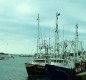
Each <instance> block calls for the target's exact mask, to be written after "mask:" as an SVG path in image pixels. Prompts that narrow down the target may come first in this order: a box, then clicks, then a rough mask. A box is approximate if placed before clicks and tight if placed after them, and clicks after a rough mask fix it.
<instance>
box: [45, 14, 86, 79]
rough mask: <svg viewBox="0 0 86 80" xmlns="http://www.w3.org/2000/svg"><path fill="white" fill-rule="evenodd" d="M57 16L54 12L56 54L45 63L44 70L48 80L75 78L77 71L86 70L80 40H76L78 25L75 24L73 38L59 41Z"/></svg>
mask: <svg viewBox="0 0 86 80" xmlns="http://www.w3.org/2000/svg"><path fill="white" fill-rule="evenodd" d="M58 16H59V14H58V13H56V30H55V35H56V36H55V54H56V56H55V57H53V58H50V60H51V64H46V65H45V68H46V72H47V75H48V77H49V78H50V80H75V79H76V75H77V74H78V73H81V72H85V71H86V54H85V53H84V51H83V48H82V42H81V41H79V40H78V25H76V34H75V40H72V41H63V44H60V43H59V35H58V22H57V21H58ZM68 43H69V44H70V45H69V44H68ZM61 45H62V47H60V46H61ZM69 47H70V48H69ZM60 49H62V50H61V51H60ZM67 49H68V50H67ZM60 52H61V53H60Z"/></svg>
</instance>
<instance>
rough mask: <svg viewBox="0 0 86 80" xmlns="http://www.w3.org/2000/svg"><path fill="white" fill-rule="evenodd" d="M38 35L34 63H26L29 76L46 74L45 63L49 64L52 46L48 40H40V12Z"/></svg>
mask: <svg viewBox="0 0 86 80" xmlns="http://www.w3.org/2000/svg"><path fill="white" fill-rule="evenodd" d="M37 20H38V35H37V52H36V53H35V54H34V59H33V61H32V63H25V67H26V70H27V73H28V76H44V75H46V70H45V64H49V63H50V61H49V57H50V55H49V52H48V50H49V49H50V46H49V45H48V44H47V41H46V40H43V41H42V43H41V41H40V33H39V31H40V27H39V14H38V18H37Z"/></svg>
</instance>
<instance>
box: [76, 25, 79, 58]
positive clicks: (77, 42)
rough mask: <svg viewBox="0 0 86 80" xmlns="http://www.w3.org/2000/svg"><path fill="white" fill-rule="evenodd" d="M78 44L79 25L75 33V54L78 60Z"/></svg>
mask: <svg viewBox="0 0 86 80" xmlns="http://www.w3.org/2000/svg"><path fill="white" fill-rule="evenodd" d="M78 42H79V38H78V24H76V33H75V53H76V55H75V56H76V58H77V57H78Z"/></svg>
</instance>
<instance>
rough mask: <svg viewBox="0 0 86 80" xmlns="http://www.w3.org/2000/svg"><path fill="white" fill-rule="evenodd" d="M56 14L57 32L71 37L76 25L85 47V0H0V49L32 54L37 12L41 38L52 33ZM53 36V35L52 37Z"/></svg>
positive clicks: (35, 34)
mask: <svg viewBox="0 0 86 80" xmlns="http://www.w3.org/2000/svg"><path fill="white" fill-rule="evenodd" d="M56 12H59V13H60V16H59V21H58V25H59V32H60V33H59V35H60V40H62V37H61V36H62V31H63V26H64V36H65V39H68V40H70V39H71V40H72V39H74V36H75V35H74V31H75V25H76V24H78V26H79V39H80V40H81V41H83V46H84V48H85V47H86V46H85V45H86V41H85V40H86V37H85V35H86V0H0V52H6V53H13V54H14V53H16V54H34V52H35V51H36V36H37V14H38V13H39V14H40V27H41V31H42V35H43V37H44V38H46V39H47V38H48V35H49V31H50V35H51V39H52V38H53V37H54V28H55V20H56V18H55V16H56ZM53 39H54V38H53Z"/></svg>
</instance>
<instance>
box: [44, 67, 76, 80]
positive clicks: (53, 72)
mask: <svg viewBox="0 0 86 80" xmlns="http://www.w3.org/2000/svg"><path fill="white" fill-rule="evenodd" d="M45 68H46V72H47V75H48V77H49V78H50V80H74V79H75V70H74V69H68V68H63V67H59V66H54V65H45Z"/></svg>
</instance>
